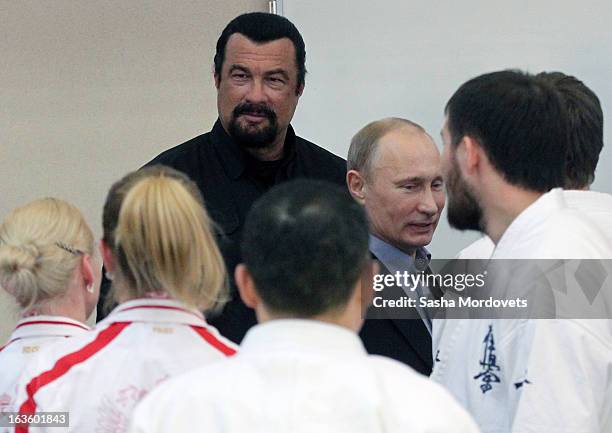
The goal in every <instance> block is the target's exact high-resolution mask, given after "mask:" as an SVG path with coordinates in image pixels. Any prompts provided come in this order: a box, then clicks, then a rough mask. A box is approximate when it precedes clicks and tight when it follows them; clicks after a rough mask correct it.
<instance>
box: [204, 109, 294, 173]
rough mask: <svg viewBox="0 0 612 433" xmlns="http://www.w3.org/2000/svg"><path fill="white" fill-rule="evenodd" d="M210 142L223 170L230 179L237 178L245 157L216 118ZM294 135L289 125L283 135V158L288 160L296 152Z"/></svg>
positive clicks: (244, 164) (242, 170)
mask: <svg viewBox="0 0 612 433" xmlns="http://www.w3.org/2000/svg"><path fill="white" fill-rule="evenodd" d="M211 134H212V143H213V146H214V147H215V149H216V151H217V154H218V155H219V158H220V160H221V164H222V165H223V167H224V169H225V172H226V173H227V175H228V176H229V177H230V178H231V179H238V178H239V177H240V176H241V175H242V173H243V172H244V170H245V168H246V157H245V154H244V151H243V150H242V149H240V146H238V144H237V143H236V142H235V141H234V140H233V139H232V137H230V136H229V134H228V133H227V132H226V131H225V128H223V125H222V124H221V120H220V119H217V121H216V122H215V124H214V126H213V129H212V131H211ZM295 138H296V136H295V131H294V130H293V127H292V126H291V125H289V127H288V128H287V135H286V137H285V145H284V155H283V159H285V160H286V161H289V160H291V159H293V157H294V156H295V154H296V152H297V146H296V139H295Z"/></svg>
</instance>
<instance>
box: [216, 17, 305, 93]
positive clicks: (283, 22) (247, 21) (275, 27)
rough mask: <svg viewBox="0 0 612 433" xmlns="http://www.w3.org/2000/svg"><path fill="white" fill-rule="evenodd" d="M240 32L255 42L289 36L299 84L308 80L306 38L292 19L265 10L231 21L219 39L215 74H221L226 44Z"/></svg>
mask: <svg viewBox="0 0 612 433" xmlns="http://www.w3.org/2000/svg"><path fill="white" fill-rule="evenodd" d="M234 33H240V34H241V35H244V36H246V37H247V38H249V39H250V40H251V41H253V42H257V43H265V42H271V41H276V40H278V39H282V38H289V39H290V40H291V42H293V46H294V47H295V64H296V66H297V70H298V75H297V86H298V88H299V87H301V86H302V85H303V84H304V83H305V81H306V46H305V45H304V39H302V35H301V34H300V32H299V31H298V29H297V28H296V27H295V26H294V25H293V23H292V22H291V21H289V20H288V19H287V18H285V17H282V16H280V15H274V14H268V13H264V12H252V13H248V14H243V15H239V16H237V17H236V18H234V19H233V20H231V21H230V22H229V24H228V25H227V26H226V27H225V29H223V32H222V33H221V36H219V39H218V40H217V52H216V53H215V74H216V75H217V76H219V77H220V76H221V69H222V67H223V62H224V60H225V46H226V45H227V41H228V40H229V38H230V36H231V35H233V34H234Z"/></svg>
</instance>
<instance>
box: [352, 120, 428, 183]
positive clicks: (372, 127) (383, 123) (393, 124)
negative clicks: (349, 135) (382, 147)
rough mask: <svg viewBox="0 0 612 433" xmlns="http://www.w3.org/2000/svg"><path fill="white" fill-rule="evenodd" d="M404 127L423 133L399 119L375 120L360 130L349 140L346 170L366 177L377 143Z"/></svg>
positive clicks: (406, 121)
mask: <svg viewBox="0 0 612 433" xmlns="http://www.w3.org/2000/svg"><path fill="white" fill-rule="evenodd" d="M404 127H412V128H416V129H418V130H419V131H422V132H425V129H423V127H422V126H421V125H418V124H416V123H414V122H412V121H410V120H407V119H402V118H399V117H387V118H385V119H380V120H375V121H374V122H370V123H368V124H367V125H366V126H364V127H363V128H361V129H360V130H359V132H357V134H355V135H354V136H353V139H352V140H351V146H350V148H349V151H348V156H347V158H346V159H347V161H346V164H347V169H348V170H356V171H359V172H360V173H362V175H363V176H364V177H367V176H368V175H369V173H370V169H371V166H372V160H373V159H374V155H375V153H376V148H377V144H378V141H379V140H380V139H381V138H382V137H383V136H385V135H386V134H387V133H389V132H391V131H395V130H397V129H400V128H404Z"/></svg>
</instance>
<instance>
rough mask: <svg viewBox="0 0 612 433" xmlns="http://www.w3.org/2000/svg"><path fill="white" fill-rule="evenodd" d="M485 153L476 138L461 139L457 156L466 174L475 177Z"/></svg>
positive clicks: (465, 137)
mask: <svg viewBox="0 0 612 433" xmlns="http://www.w3.org/2000/svg"><path fill="white" fill-rule="evenodd" d="M483 152H484V150H483V149H482V146H481V145H480V143H479V142H478V140H476V139H475V138H473V137H470V136H468V135H466V136H464V137H463V138H462V139H461V141H460V142H459V144H458V146H457V156H458V159H459V163H460V164H462V165H463V170H464V173H466V174H468V175H473V174H475V173H476V171H478V169H479V166H480V164H481V162H482V155H483Z"/></svg>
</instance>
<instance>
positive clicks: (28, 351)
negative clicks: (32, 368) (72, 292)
mask: <svg viewBox="0 0 612 433" xmlns="http://www.w3.org/2000/svg"><path fill="white" fill-rule="evenodd" d="M89 330H90V328H89V327H88V326H87V325H85V324H83V323H81V322H79V321H77V320H74V319H70V318H68V317H63V316H44V315H41V316H31V317H27V318H24V319H21V320H20V321H19V322H18V323H17V325H16V326H15V330H14V331H13V333H12V334H11V336H10V337H9V340H8V343H7V344H6V345H4V347H1V348H0V412H14V411H16V410H17V408H15V407H14V405H15V401H14V400H15V398H16V397H17V384H18V382H19V377H20V375H21V373H22V372H23V370H24V368H25V366H26V365H27V364H28V363H29V362H31V360H32V359H34V358H36V356H38V354H39V353H40V350H41V349H42V348H43V347H45V346H47V345H49V344H53V343H55V342H58V341H63V340H64V339H66V338H67V337H72V336H75V335H81V334H83V333H86V332H87V331H89ZM0 431H3V429H2V428H0Z"/></svg>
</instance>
